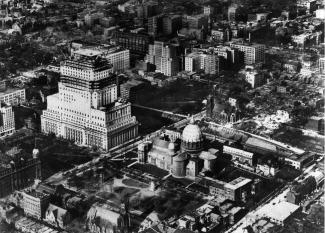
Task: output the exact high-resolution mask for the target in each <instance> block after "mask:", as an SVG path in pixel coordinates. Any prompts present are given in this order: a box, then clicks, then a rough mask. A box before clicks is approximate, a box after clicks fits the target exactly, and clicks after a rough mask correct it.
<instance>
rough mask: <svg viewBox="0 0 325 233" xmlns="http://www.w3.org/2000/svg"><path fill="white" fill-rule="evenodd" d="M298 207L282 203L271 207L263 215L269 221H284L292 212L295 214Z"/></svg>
mask: <svg viewBox="0 0 325 233" xmlns="http://www.w3.org/2000/svg"><path fill="white" fill-rule="evenodd" d="M299 208H300V206H298V205H295V204H292V203H290V202H286V201H282V202H280V203H277V204H275V205H272V206H271V207H270V208H268V209H267V211H265V213H264V215H266V216H267V217H269V218H271V219H276V220H279V221H284V220H286V219H287V218H288V217H290V215H292V214H293V213H294V212H296V211H297V210H298V209H299Z"/></svg>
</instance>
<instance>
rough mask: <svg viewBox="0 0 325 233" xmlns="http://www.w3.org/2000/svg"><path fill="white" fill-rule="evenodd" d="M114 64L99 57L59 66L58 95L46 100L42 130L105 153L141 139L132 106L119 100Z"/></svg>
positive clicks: (68, 61)
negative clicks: (138, 137) (103, 150)
mask: <svg viewBox="0 0 325 233" xmlns="http://www.w3.org/2000/svg"><path fill="white" fill-rule="evenodd" d="M112 72H113V70H112V65H111V64H110V63H109V62H108V61H107V60H106V59H103V58H101V57H99V56H97V55H93V56H90V55H89V56H81V57H78V58H76V57H74V58H71V59H69V60H66V61H64V62H62V63H61V65H60V73H61V81H60V82H59V92H58V93H56V94H54V95H50V96H48V97H47V109H46V110H44V111H43V114H42V116H41V125H42V131H43V132H45V133H55V134H56V135H58V136H62V137H64V138H66V139H70V140H73V141H75V143H77V144H80V145H85V146H98V147H101V148H103V149H105V150H107V149H109V148H112V147H115V146H118V145H120V144H122V143H124V142H127V141H129V140H131V139H133V138H135V137H137V136H138V122H137V121H136V118H135V117H133V116H131V104H130V103H126V102H123V101H121V100H117V94H118V93H117V85H116V79H115V77H114V75H112Z"/></svg>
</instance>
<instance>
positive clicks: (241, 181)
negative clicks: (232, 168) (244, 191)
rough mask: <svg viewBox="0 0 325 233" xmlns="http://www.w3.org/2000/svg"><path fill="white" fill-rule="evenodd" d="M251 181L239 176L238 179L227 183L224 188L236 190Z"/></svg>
mask: <svg viewBox="0 0 325 233" xmlns="http://www.w3.org/2000/svg"><path fill="white" fill-rule="evenodd" d="M251 181H252V180H251V179H248V178H245V177H242V176H240V177H238V178H236V179H234V180H232V181H230V182H229V183H227V184H225V188H229V189H238V188H240V187H242V186H244V185H246V184H248V183H250V182H251Z"/></svg>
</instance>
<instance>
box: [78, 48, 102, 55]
mask: <svg viewBox="0 0 325 233" xmlns="http://www.w3.org/2000/svg"><path fill="white" fill-rule="evenodd" d="M103 52H104V51H102V50H97V49H84V48H81V49H78V50H76V51H74V52H73V53H76V54H79V55H82V56H86V57H94V56H100V55H102V53H103Z"/></svg>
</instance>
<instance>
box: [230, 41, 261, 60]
mask: <svg viewBox="0 0 325 233" xmlns="http://www.w3.org/2000/svg"><path fill="white" fill-rule="evenodd" d="M230 47H231V48H237V49H239V50H240V51H242V52H244V57H245V64H246V65H252V64H255V63H260V62H262V63H264V60H265V45H263V44H244V43H230Z"/></svg>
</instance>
